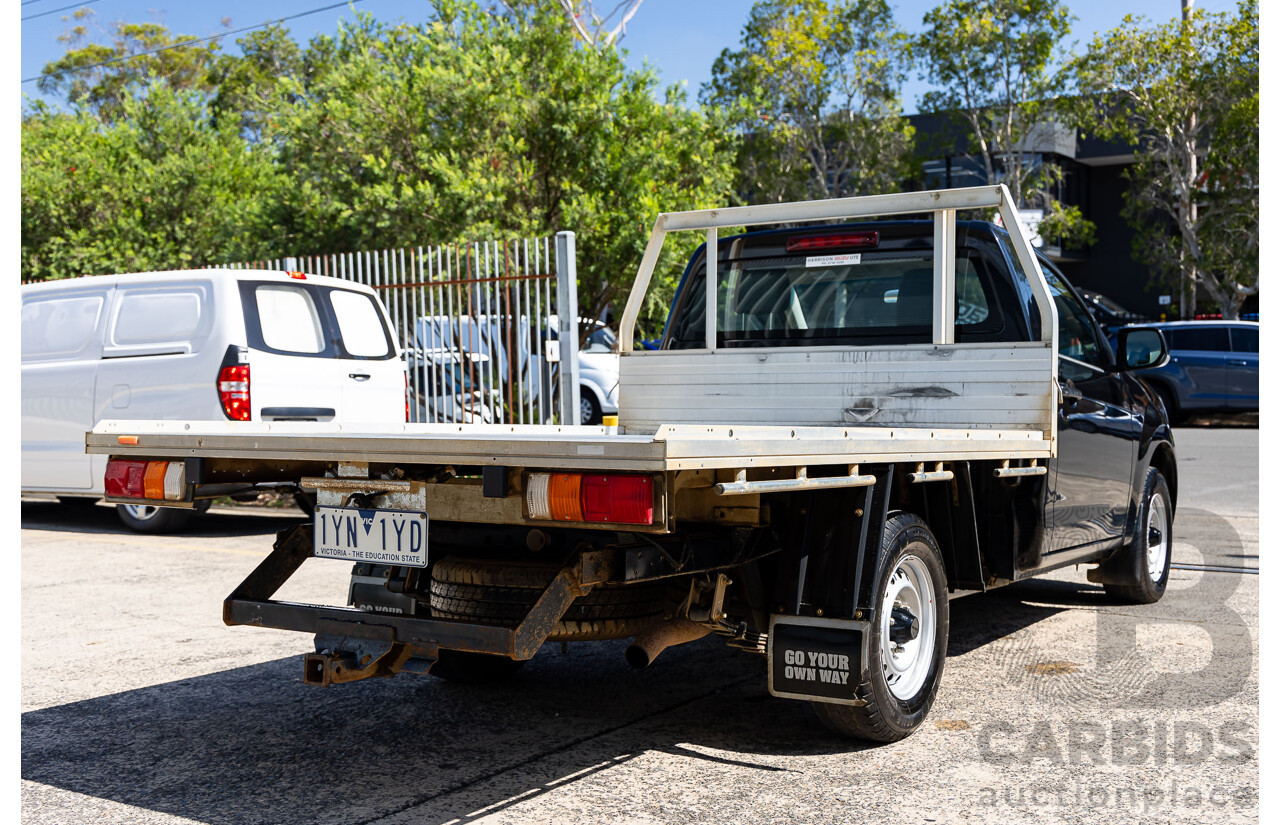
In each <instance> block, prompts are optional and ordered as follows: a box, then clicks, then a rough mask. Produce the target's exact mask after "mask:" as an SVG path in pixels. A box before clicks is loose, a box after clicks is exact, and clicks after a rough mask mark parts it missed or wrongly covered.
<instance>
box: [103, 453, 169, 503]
mask: <svg viewBox="0 0 1280 825" xmlns="http://www.w3.org/2000/svg"><path fill="white" fill-rule="evenodd" d="M102 489H103V492H104V493H106V495H107V497H108V498H113V497H114V498H144V499H148V500H154V501H165V500H168V501H181V500H182V497H183V495H184V494H185V493H186V489H187V473H186V468H185V465H184V464H183V462H181V461H130V460H127V459H120V458H112V459H109V460H108V461H107V472H106V473H105V475H104V476H103V483H102Z"/></svg>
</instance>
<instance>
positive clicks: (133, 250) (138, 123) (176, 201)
mask: <svg viewBox="0 0 1280 825" xmlns="http://www.w3.org/2000/svg"><path fill="white" fill-rule="evenodd" d="M280 187H281V180H280V175H279V172H278V170H277V169H276V168H275V166H274V164H273V162H272V158H271V157H270V155H269V154H268V153H267V152H266V151H264V150H263V148H262V147H255V146H246V145H245V143H244V141H243V140H241V138H240V136H239V134H238V132H237V130H236V128H235V127H234V126H233V125H223V126H218V125H215V124H214V123H213V122H212V121H211V120H210V118H209V117H208V114H207V112H206V109H205V106H204V103H203V101H202V100H201V99H200V97H199V95H197V94H196V93H194V92H191V91H189V90H188V91H180V90H176V89H173V88H170V87H169V86H167V85H165V84H162V83H155V84H153V85H151V86H149V87H147V88H146V89H144V90H141V91H140V92H139V93H138V94H136V95H135V96H126V97H123V98H122V99H121V101H120V107H119V109H118V110H117V111H116V112H115V114H114V115H113V122H112V123H110V124H105V125H104V124H103V123H102V122H101V121H100V120H98V119H97V118H96V117H94V116H93V115H92V114H90V113H89V112H88V111H80V112H76V113H58V112H53V111H50V110H48V109H45V108H43V107H36V108H35V109H34V110H33V111H31V112H29V113H28V114H27V115H26V116H25V117H24V118H23V123H22V277H23V278H24V279H26V280H43V279H49V278H66V277H72V276H76V275H86V274H104V273H110V272H136V271H140V270H150V269H180V268H188V267H195V266H205V265H208V264H211V263H215V262H220V261H228V260H245V259H249V258H255V257H266V256H267V255H268V254H269V253H270V252H272V251H273V248H274V245H275V242H276V241H277V238H276V233H274V232H273V231H272V218H271V207H270V204H271V203H272V202H273V200H274V199H275V198H276V197H277V196H278V192H279V189H280Z"/></svg>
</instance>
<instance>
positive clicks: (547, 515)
mask: <svg viewBox="0 0 1280 825" xmlns="http://www.w3.org/2000/svg"><path fill="white" fill-rule="evenodd" d="M525 504H526V506H527V508H528V511H529V518H532V519H547V520H550V521H587V522H596V523H605V524H653V509H654V508H653V479H652V478H650V477H649V476H636V475H595V474H583V473H531V474H530V475H529V485H528V490H527V492H526V494H525Z"/></svg>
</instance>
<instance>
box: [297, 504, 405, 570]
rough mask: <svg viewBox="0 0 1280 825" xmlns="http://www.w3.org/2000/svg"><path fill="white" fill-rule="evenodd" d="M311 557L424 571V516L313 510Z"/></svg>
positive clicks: (401, 512)
mask: <svg viewBox="0 0 1280 825" xmlns="http://www.w3.org/2000/svg"><path fill="white" fill-rule="evenodd" d="M314 555H315V557H316V558H320V559H344V560H346V561H363V562H370V563H372V564H392V565H399V566H402V567H426V566H427V514H426V513H419V512H416V511H413V510H362V509H359V508H356V507H317V508H316V514H315V550H314Z"/></svg>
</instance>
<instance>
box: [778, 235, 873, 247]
mask: <svg viewBox="0 0 1280 825" xmlns="http://www.w3.org/2000/svg"><path fill="white" fill-rule="evenodd" d="M879 245H880V233H879V232H840V233H837V234H834V235H809V236H807V237H804V238H788V239H787V251H788V252H800V251H802V250H806V249H867V248H869V247H873V246H879Z"/></svg>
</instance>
